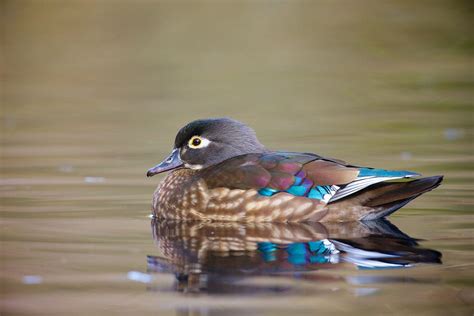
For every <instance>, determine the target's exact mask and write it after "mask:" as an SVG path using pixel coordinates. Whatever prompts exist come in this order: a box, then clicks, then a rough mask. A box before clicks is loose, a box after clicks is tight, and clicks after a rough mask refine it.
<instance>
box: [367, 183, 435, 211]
mask: <svg viewBox="0 0 474 316" xmlns="http://www.w3.org/2000/svg"><path fill="white" fill-rule="evenodd" d="M442 181H443V176H432V177H425V178H404V179H398V180H392V181H387V182H382V183H378V184H376V185H374V186H371V187H368V188H367V189H365V190H364V192H361V193H360V198H362V199H361V200H360V201H361V202H362V203H361V204H362V205H363V206H364V207H367V208H369V209H371V211H370V212H369V213H367V214H365V215H363V216H362V217H361V218H360V220H373V219H378V218H383V217H386V216H388V215H390V214H392V213H393V212H395V211H397V210H398V209H400V208H401V207H403V206H405V205H406V204H407V203H409V202H410V201H411V200H413V199H415V198H417V197H418V196H420V195H421V194H423V193H425V192H428V191H431V190H433V189H434V188H436V187H437V186H439V185H440V184H441V182H442Z"/></svg>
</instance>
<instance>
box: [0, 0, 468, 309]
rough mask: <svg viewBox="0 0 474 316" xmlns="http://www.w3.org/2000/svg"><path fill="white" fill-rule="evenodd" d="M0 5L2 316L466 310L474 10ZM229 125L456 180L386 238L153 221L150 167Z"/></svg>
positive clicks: (357, 232) (358, 227)
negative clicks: (185, 132) (0, 34)
mask: <svg viewBox="0 0 474 316" xmlns="http://www.w3.org/2000/svg"><path fill="white" fill-rule="evenodd" d="M2 11H3V17H2V19H0V20H1V22H0V23H1V24H2V27H3V29H4V34H5V38H4V41H3V44H4V45H2V46H3V47H4V49H3V50H2V51H3V61H4V62H3V64H4V65H3V67H2V70H3V72H4V76H3V78H2V94H3V97H2V113H1V126H2V133H1V160H2V161H1V166H0V168H1V180H0V181H1V187H0V190H1V191H0V194H1V203H0V207H1V241H2V244H1V254H2V260H1V269H0V277H1V285H2V286H1V290H0V300H1V313H2V314H5V315H13V314H21V315H26V314H29V315H30V314H35V315H40V314H41V315H63V314H66V313H67V314H71V313H72V314H79V315H84V314H87V315H94V314H95V315H109V314H110V315H116V314H158V315H188V314H192V315H201V314H202V315H209V314H219V313H226V314H229V315H232V314H239V315H241V314H242V313H247V314H258V315H277V314H279V315H287V314H288V313H290V312H291V313H298V314H307V315H313V314H315V313H323V314H324V313H329V312H331V313H332V314H350V315H354V314H357V313H372V314H401V315H408V314H410V315H411V314H422V315H428V314H430V315H431V314H439V315H446V314H448V313H449V314H452V315H471V314H472V312H473V301H474V291H473V272H472V270H473V261H474V256H473V237H474V236H473V228H474V218H473V213H472V212H473V208H472V207H473V202H474V200H473V198H472V196H473V195H472V192H473V190H472V189H473V188H472V180H473V168H472V162H473V159H472V150H473V145H472V135H473V130H472V123H473V112H472V106H473V104H472V103H473V102H472V100H473V99H474V93H473V91H474V89H473V87H474V76H473V69H472V61H473V60H472V53H473V51H472V47H474V46H473V39H472V19H473V16H472V5H470V4H469V3H468V2H463V1H455V2H446V1H444V2H443V1H417V2H416V3H413V2H412V1H401V2H400V1H397V2H393V3H389V2H383V3H380V2H379V1H363V2H360V1H358V2H357V3H356V2H353V1H345V2H344V1H342V2H337V3H336V2H333V1H320V2H275V3H273V2H272V3H270V2H265V1H262V2H258V3H254V2H226V3H214V2H209V3H208V2H203V3H201V4H199V3H196V2H191V3H183V2H180V3H179V4H173V3H171V2H138V3H137V2H133V3H132V2H127V1H121V2H120V3H115V2H114V4H113V5H112V4H111V3H109V2H107V1H98V2H92V1H87V2H83V1H77V2H76V1H70V2H67V3H61V2H38V1H24V2H16V1H6V2H4V3H3V9H2ZM215 116H231V117H234V118H236V119H239V120H242V121H244V122H246V123H248V124H250V125H251V126H253V127H254V128H255V129H256V131H257V134H258V135H259V137H260V139H261V141H262V142H263V143H264V144H265V145H267V146H268V147H269V148H274V149H281V150H292V151H305V152H316V153H319V154H322V155H326V156H330V157H337V158H341V159H345V160H347V161H349V162H351V163H354V164H357V165H366V166H373V167H384V168H391V169H406V170H415V171H418V172H420V173H423V174H427V175H435V174H444V175H445V182H444V183H443V184H442V185H441V186H440V187H439V188H437V189H436V190H435V191H433V192H430V193H428V194H426V195H424V196H422V197H420V198H418V199H417V200H416V201H414V202H413V203H410V204H409V205H408V206H407V207H405V208H403V209H402V210H400V211H398V212H397V213H396V214H394V215H393V216H391V217H390V222H382V223H377V224H348V225H339V226H338V225H336V226H334V225H331V226H327V225H322V224H321V225H320V224H301V225H288V226H282V225H271V224H269V225H263V226H261V225H260V226H259V225H256V226H251V227H249V226H245V225H243V226H242V225H239V224H228V225H227V224H226V225H220V226H219V225H210V226H209V225H199V224H177V223H154V222H151V220H150V218H149V217H148V216H149V214H150V203H151V195H152V192H153V190H154V188H155V186H156V185H157V182H158V181H159V180H161V179H162V177H161V178H160V177H154V178H152V179H147V178H146V177H145V173H146V170H147V169H148V168H149V167H151V166H153V165H154V164H156V163H157V162H158V161H160V160H161V159H162V158H163V157H165V155H166V154H167V153H168V152H169V151H170V149H171V146H172V141H173V139H174V136H175V133H176V131H177V129H178V128H179V127H181V126H182V125H184V124H185V123H186V122H188V121H190V120H192V119H196V118H201V117H215ZM374 266H376V267H374Z"/></svg>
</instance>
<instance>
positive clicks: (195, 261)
mask: <svg viewBox="0 0 474 316" xmlns="http://www.w3.org/2000/svg"><path fill="white" fill-rule="evenodd" d="M152 229H153V237H154V239H155V242H156V244H157V246H158V248H159V251H160V253H161V254H162V256H161V257H154V256H149V257H148V268H149V271H150V272H169V273H175V274H176V277H177V279H178V281H179V286H180V287H184V288H186V289H187V290H191V288H192V290H196V287H197V288H202V287H203V284H202V283H203V278H204V279H205V281H206V282H205V283H208V282H209V280H213V284H214V285H216V284H220V285H219V286H223V284H225V283H228V282H229V278H231V279H232V278H234V277H236V276H241V277H242V276H259V275H288V274H290V275H291V274H294V273H295V272H304V271H311V270H317V269H330V268H333V267H336V266H337V265H336V264H343V263H346V264H347V263H349V264H352V265H354V266H356V267H357V268H360V269H386V268H404V267H410V266H411V265H413V264H415V263H421V262H424V263H440V262H441V261H440V258H441V253H439V252H437V251H435V250H430V249H423V248H419V247H418V243H417V241H416V240H415V239H413V238H411V237H409V236H407V235H406V234H404V233H402V232H401V231H400V230H398V228H396V227H395V226H394V225H393V224H391V223H389V222H388V221H386V220H378V221H371V222H350V223H337V224H336V223H324V224H322V223H287V224H283V223H247V224H243V223H230V222H229V223H205V222H174V221H171V222H170V221H161V222H159V221H156V220H154V221H153V222H152ZM204 287H208V285H205V286H204ZM208 290H209V289H208Z"/></svg>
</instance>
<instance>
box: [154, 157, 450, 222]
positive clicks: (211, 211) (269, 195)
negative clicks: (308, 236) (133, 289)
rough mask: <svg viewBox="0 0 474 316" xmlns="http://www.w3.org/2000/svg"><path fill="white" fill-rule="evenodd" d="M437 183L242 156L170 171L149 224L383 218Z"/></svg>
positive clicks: (330, 162)
mask: <svg viewBox="0 0 474 316" xmlns="http://www.w3.org/2000/svg"><path fill="white" fill-rule="evenodd" d="M441 181H442V176H434V177H428V178H422V177H420V175H419V174H417V173H415V172H410V171H391V170H384V169H373V168H366V167H357V166H353V165H349V164H346V163H345V162H343V161H340V160H336V159H330V158H324V157H321V156H318V155H316V154H310V153H288V152H270V151H265V152H263V153H249V154H243V155H238V156H235V157H231V158H229V159H226V160H224V161H221V162H219V163H217V164H213V165H211V166H208V167H205V168H201V169H191V168H186V167H180V168H177V169H174V170H173V171H171V172H170V173H169V174H168V175H167V177H166V178H165V179H164V180H163V181H162V182H161V183H160V185H159V186H158V188H157V189H156V191H155V193H154V196H153V203H152V211H153V215H154V216H155V217H157V218H163V219H173V220H191V221H231V222H304V221H315V222H347V221H359V220H373V219H378V218H383V217H386V216H388V215H390V214H391V213H393V212H395V211H396V210H398V209H399V208H401V207H402V206H404V205H405V204H407V203H408V202H410V201H411V200H413V199H414V198H416V197H418V196H419V195H421V194H423V193H425V192H427V191H430V190H432V189H433V188H435V187H437V186H438V185H439V184H440V183H441Z"/></svg>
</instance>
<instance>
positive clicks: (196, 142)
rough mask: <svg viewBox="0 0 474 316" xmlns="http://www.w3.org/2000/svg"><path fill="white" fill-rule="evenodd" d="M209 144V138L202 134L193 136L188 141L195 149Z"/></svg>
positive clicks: (190, 146)
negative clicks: (203, 136) (201, 135)
mask: <svg viewBox="0 0 474 316" xmlns="http://www.w3.org/2000/svg"><path fill="white" fill-rule="evenodd" d="M207 145H209V140H207V139H205V138H202V137H200V136H193V137H191V139H190V140H189V142H188V146H189V148H193V149H196V148H202V147H206V146H207Z"/></svg>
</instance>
